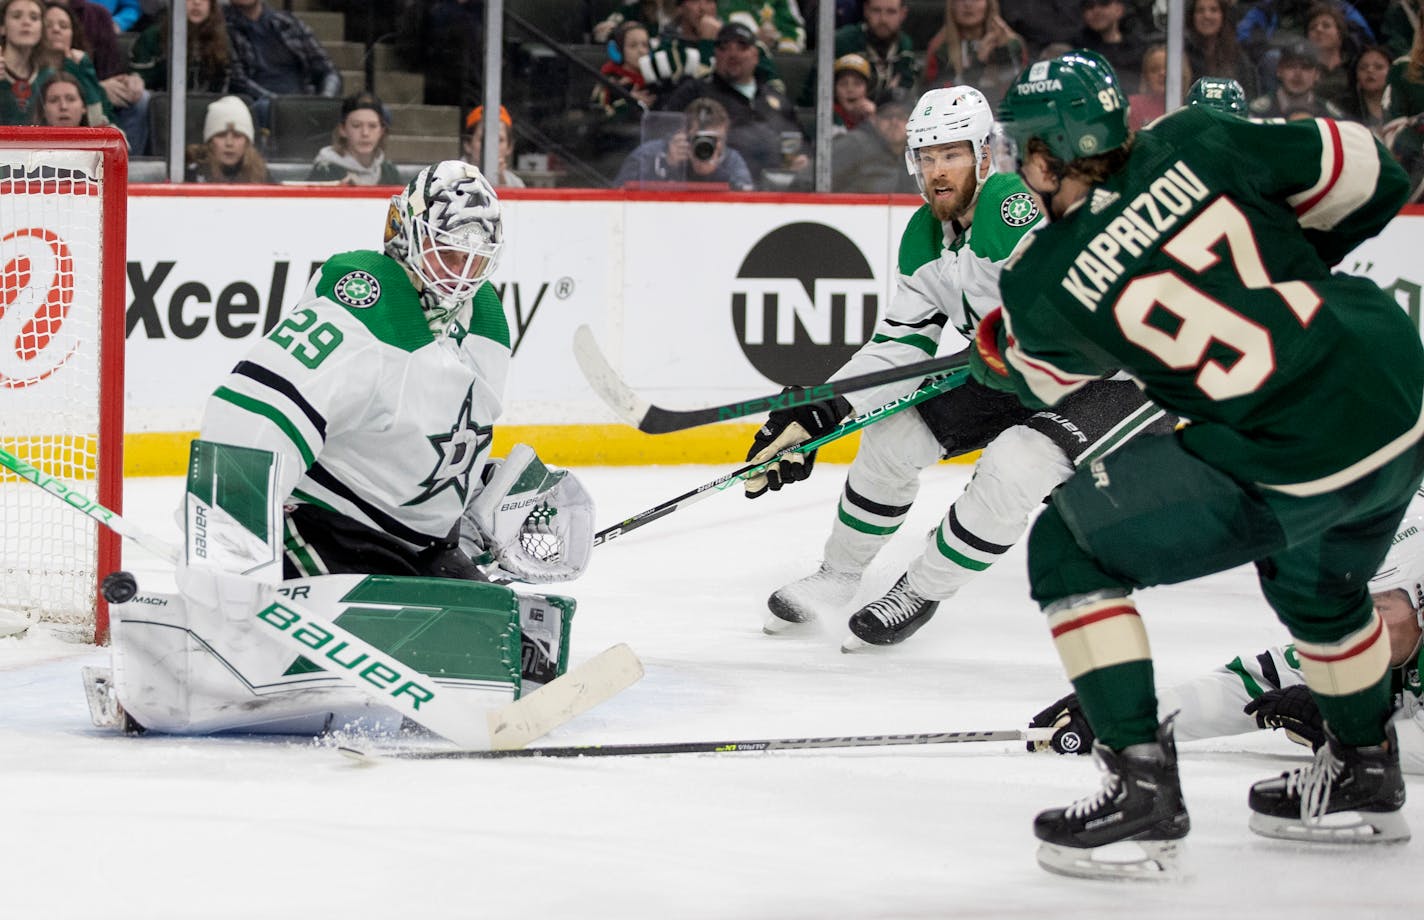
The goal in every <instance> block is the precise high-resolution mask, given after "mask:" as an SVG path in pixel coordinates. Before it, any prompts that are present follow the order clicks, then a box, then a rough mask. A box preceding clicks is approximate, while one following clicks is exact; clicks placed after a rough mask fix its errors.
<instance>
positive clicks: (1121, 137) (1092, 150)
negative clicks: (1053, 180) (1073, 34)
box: [999, 49, 1131, 163]
mask: <svg viewBox="0 0 1424 920" xmlns="http://www.w3.org/2000/svg"><path fill="white" fill-rule="evenodd" d="M999 124H1000V125H1001V126H1002V128H1003V130H1004V133H1005V134H1006V135H1007V136H1008V137H1009V139H1010V140H1012V141H1013V142H1014V144H1015V145H1017V147H1018V152H1019V156H1020V157H1022V156H1023V155H1024V154H1025V153H1027V151H1028V142H1029V140H1030V139H1031V138H1035V137H1036V138H1038V139H1039V140H1041V141H1043V142H1044V143H1045V144H1046V145H1047V146H1048V149H1049V151H1050V152H1051V153H1052V154H1053V155H1054V156H1055V157H1057V158H1058V159H1060V160H1062V161H1063V162H1064V163H1068V162H1071V161H1073V160H1076V159H1079V158H1080V157H1090V156H1097V155H1098V154H1102V153H1107V152H1108V151H1110V150H1116V149H1117V148H1119V147H1121V146H1123V145H1124V144H1126V143H1127V139H1128V137H1129V136H1130V135H1131V131H1129V130H1128V127H1127V96H1126V94H1124V93H1123V91H1122V85H1121V83H1120V82H1119V81H1118V78H1117V74H1116V73H1115V72H1114V71H1113V69H1112V65H1111V64H1109V63H1108V62H1107V61H1106V60H1105V59H1104V58H1103V57H1102V55H1100V54H1097V53H1096V52H1093V51H1084V50H1082V49H1079V50H1077V51H1069V52H1068V53H1067V54H1063V55H1060V56H1058V57H1056V58H1053V59H1052V60H1048V61H1038V62H1036V63H1034V64H1030V65H1029V66H1028V69H1027V70H1025V71H1024V72H1023V73H1021V74H1019V78H1018V79H1017V80H1015V81H1014V85H1013V86H1011V87H1009V92H1008V94H1007V95H1005V96H1004V101H1003V103H1002V104H1001V105H1000V106H999Z"/></svg>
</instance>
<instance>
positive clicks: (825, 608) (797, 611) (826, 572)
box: [762, 563, 860, 636]
mask: <svg viewBox="0 0 1424 920" xmlns="http://www.w3.org/2000/svg"><path fill="white" fill-rule="evenodd" d="M859 585H860V576H859V575H856V574H853V573H851V572H838V571H836V570H834V569H832V568H830V567H828V566H827V565H826V564H825V563H822V564H821V567H820V568H819V569H817V570H816V572H815V574H813V575H807V576H806V577H805V578H802V579H799V580H797V581H793V582H791V583H790V584H789V585H785V586H783V587H781V588H778V589H776V590H775V591H774V592H772V595H771V597H769V598H767V599H766V606H767V609H768V610H770V611H771V616H769V617H767V618H766V623H765V624H764V625H763V626H762V632H764V633H766V634H767V635H769V636H775V635H785V634H787V633H792V632H797V631H800V629H802V628H804V627H805V626H807V625H809V624H811V623H814V622H815V621H816V620H817V618H819V617H820V616H821V615H823V614H825V615H829V614H832V613H835V612H837V611H838V610H839V609H840V608H842V607H845V606H846V605H848V604H849V603H850V602H851V600H852V599H853V598H854V597H855V589H856V588H857V587H859Z"/></svg>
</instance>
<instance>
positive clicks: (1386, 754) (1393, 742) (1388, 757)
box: [1250, 725, 1409, 844]
mask: <svg viewBox="0 0 1424 920" xmlns="http://www.w3.org/2000/svg"><path fill="white" fill-rule="evenodd" d="M1385 733H1386V741H1385V743H1383V744H1378V745H1373V746H1370V747H1358V748H1355V747H1349V746H1347V745H1344V744H1341V743H1340V742H1339V741H1338V740H1336V738H1335V736H1334V735H1332V734H1330V729H1329V728H1328V727H1327V728H1326V730H1325V734H1326V743H1325V745H1324V746H1323V747H1321V749H1320V750H1319V751H1317V752H1316V754H1315V760H1314V762H1313V763H1311V764H1310V766H1308V767H1301V768H1299V769H1297V770H1292V771H1290V772H1289V773H1282V774H1281V775H1280V776H1277V777H1275V778H1274V779H1268V780H1262V781H1261V782H1259V783H1256V784H1255V785H1253V786H1252V787H1251V796H1250V805H1251V811H1252V815H1251V830H1253V831H1255V832H1256V833H1258V834H1260V835H1261V836H1263V837H1275V838H1277V839H1280V840H1302V841H1307V842H1312V843H1350V844H1360V843H1399V842H1403V841H1406V840H1408V839H1409V825H1408V823H1406V822H1405V820H1404V813H1403V808H1404V777H1403V776H1402V774H1401V772H1400V768H1399V741H1398V739H1397V738H1396V737H1395V732H1394V726H1393V725H1389V726H1387V727H1386V729H1385Z"/></svg>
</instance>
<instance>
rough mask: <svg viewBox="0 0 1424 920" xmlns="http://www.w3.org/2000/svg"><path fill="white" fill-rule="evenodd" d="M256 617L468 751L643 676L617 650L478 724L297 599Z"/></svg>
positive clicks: (68, 497) (521, 739)
mask: <svg viewBox="0 0 1424 920" xmlns="http://www.w3.org/2000/svg"><path fill="white" fill-rule="evenodd" d="M0 466H3V467H4V468H6V469H8V470H10V471H11V472H13V473H14V474H15V475H17V476H19V477H20V478H21V479H24V480H25V481H27V482H30V483H32V484H34V485H35V486H38V487H39V488H40V489H42V490H44V491H45V492H48V493H49V494H51V495H53V496H54V497H55V498H57V499H59V500H60V501H62V502H64V503H65V504H66V505H69V506H70V507H71V508H74V509H75V510H77V511H79V512H80V513H82V514H85V515H87V516H88V517H90V518H92V519H93V520H95V521H98V522H99V523H100V524H103V525H104V526H105V527H108V528H109V529H110V530H112V531H114V532H115V533H117V534H118V535H119V536H121V537H123V538H125V539H128V540H132V541H133V542H134V543H137V544H138V545H139V546H141V547H143V548H144V549H146V550H148V551H149V552H151V553H153V554H154V555H156V556H159V557H160V558H163V559H166V560H167V561H168V562H170V563H171V564H173V565H174V566H177V565H179V564H180V563H181V560H182V552H181V551H180V550H179V548H178V547H176V546H174V545H173V544H171V543H169V542H168V541H167V540H164V539H162V538H161V537H156V536H154V535H152V534H150V533H147V532H146V531H144V530H142V529H140V528H138V527H137V526H135V525H134V524H132V523H131V522H129V521H126V520H124V518H122V517H121V516H120V515H119V514H118V513H116V512H114V511H111V510H109V509H108V508H105V507H104V506H103V505H101V504H99V503H98V502H97V501H94V500H92V499H90V498H89V497H88V496H86V495H83V494H82V493H80V492H78V491H76V490H74V489H73V488H71V487H70V486H68V485H67V484H65V483H64V482H62V481H60V480H59V479H56V478H55V477H53V476H50V475H49V474H47V473H45V472H43V471H41V470H40V469H38V468H36V467H34V466H32V465H31V464H29V463H26V462H25V461H23V460H21V459H20V458H19V457H16V456H15V455H14V454H12V453H10V452H9V451H6V450H4V449H3V448H0ZM256 618H257V620H259V621H260V622H262V623H263V624H265V625H267V626H269V627H271V629H270V630H269V631H268V632H267V633H266V635H269V636H272V637H273V638H275V639H276V640H278V641H280V642H283V643H285V644H286V645H287V646H289V647H290V648H291V649H292V650H293V651H295V652H296V653H297V654H300V655H303V656H305V657H306V658H308V659H310V660H313V661H315V662H317V663H318V664H320V665H323V670H324V671H325V672H326V673H328V674H331V675H332V676H334V677H336V678H337V679H338V680H340V681H342V682H343V683H345V684H348V685H350V686H351V687H354V688H355V689H357V690H360V691H361V692H362V693H365V694H367V695H368V696H371V697H373V698H375V699H376V700H377V701H378V702H380V703H382V704H384V705H386V706H388V707H390V708H391V709H393V710H395V711H396V712H398V713H400V714H401V715H402V716H405V717H406V718H409V719H411V720H412V721H414V722H416V723H418V724H420V725H422V726H424V727H426V728H428V729H429V730H430V731H432V732H434V733H436V734H438V735H442V736H444V737H445V738H447V739H449V740H450V741H452V742H454V743H455V744H458V745H460V746H461V747H464V748H476V749H478V748H486V747H487V748H492V749H496V750H500V749H508V748H517V747H522V746H524V745H526V744H528V743H529V742H530V741H533V740H534V739H536V738H539V737H540V736H542V735H544V734H547V733H548V732H550V731H552V730H553V729H555V728H557V727H558V726H560V725H562V724H564V723H565V722H567V721H569V720H570V719H572V718H573V717H574V716H576V715H578V714H579V713H581V712H584V711H585V710H587V709H589V708H590V707H592V706H595V705H597V704H598V703H601V702H603V701H604V700H606V699H608V698H609V697H611V696H613V695H614V694H616V693H618V692H619V691H621V690H623V689H625V688H626V687H628V686H630V685H631V684H633V683H634V682H636V681H637V680H638V679H639V678H640V677H642V676H643V668H642V664H641V663H640V662H639V661H638V658H637V656H636V655H634V654H633V651H632V650H631V649H629V648H628V646H626V645H615V646H613V647H611V648H609V649H606V650H605V651H604V652H602V653H601V654H599V655H597V656H595V657H594V658H592V659H590V660H589V661H587V662H585V663H584V664H583V665H581V666H580V667H579V668H577V669H575V670H574V671H570V672H568V673H566V674H564V675H563V676H562V677H558V678H555V679H554V680H552V681H550V682H549V683H548V684H546V685H544V686H543V687H540V688H539V689H538V690H535V691H534V692H533V693H531V694H529V695H528V696H526V697H524V698H522V699H519V700H515V701H514V702H512V703H508V704H506V705H505V706H502V707H500V708H498V709H494V710H486V711H485V712H484V713H483V714H484V716H485V718H484V719H480V718H479V715H480V714H479V713H472V712H471V710H470V707H469V706H468V705H466V704H465V703H464V702H463V701H462V700H460V699H459V697H458V695H456V693H455V692H453V691H452V692H450V693H447V692H446V691H445V689H444V688H442V687H441V686H440V685H439V684H438V683H436V681H435V680H434V679H433V678H431V677H429V676H428V675H426V674H422V673H421V672H420V671H417V670H416V669H414V668H412V667H409V666H408V665H406V664H404V663H402V662H401V661H400V659H398V658H396V657H395V656H394V655H391V654H389V653H387V652H384V651H381V650H380V649H378V648H376V647H375V646H373V645H371V644H369V643H367V642H366V641H365V640H364V639H360V638H358V637H357V636H355V635H353V634H352V633H350V632H347V631H346V630H345V629H343V628H342V627H340V626H337V625H336V624H335V623H334V622H332V621H330V620H327V619H326V618H324V617H321V616H318V615H317V614H315V613H313V612H312V611H311V610H309V609H307V608H306V607H303V606H302V605H300V604H298V603H297V602H295V601H293V600H292V599H291V598H287V597H282V598H279V599H277V600H275V601H273V602H272V603H270V604H268V605H267V606H266V607H264V608H262V609H261V610H259V611H257V613H256Z"/></svg>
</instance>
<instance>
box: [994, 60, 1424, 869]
mask: <svg viewBox="0 0 1424 920" xmlns="http://www.w3.org/2000/svg"><path fill="white" fill-rule="evenodd" d="M1126 109H1127V105H1126V100H1125V97H1124V95H1123V93H1122V90H1121V88H1120V86H1119V85H1118V81H1117V78H1116V75H1115V74H1113V72H1112V69H1111V68H1110V67H1109V66H1108V65H1107V64H1106V62H1105V61H1103V60H1102V59H1101V58H1100V57H1098V56H1097V55H1094V54H1092V53H1090V52H1070V53H1069V54H1065V55H1063V56H1061V57H1059V58H1056V59H1054V60H1050V61H1044V62H1040V63H1037V64H1034V65H1032V66H1031V67H1030V68H1029V69H1028V70H1026V71H1025V72H1024V73H1023V74H1022V75H1020V77H1019V79H1018V81H1017V82H1016V83H1015V85H1014V86H1013V87H1012V88H1011V89H1010V91H1009V93H1008V95H1007V97H1006V99H1005V101H1004V104H1003V107H1002V109H1001V112H1000V120H1001V123H1002V124H1003V127H1004V130H1005V131H1006V133H1007V134H1008V136H1009V137H1010V138H1011V139H1012V140H1013V141H1014V142H1015V143H1016V145H1017V147H1018V151H1019V153H1020V155H1021V156H1022V158H1023V168H1024V174H1025V175H1026V176H1027V177H1028V181H1029V183H1030V185H1031V186H1032V187H1033V188H1034V189H1035V190H1036V191H1038V192H1040V193H1041V194H1042V195H1043V196H1044V199H1045V201H1046V202H1047V205H1048V208H1049V210H1050V212H1051V213H1052V214H1053V215H1054V217H1055V220H1054V222H1053V223H1052V224H1051V225H1049V226H1048V227H1047V228H1045V229H1044V230H1043V231H1042V232H1040V233H1038V234H1035V235H1034V236H1032V237H1030V238H1029V241H1028V242H1027V243H1026V244H1025V245H1023V246H1021V247H1020V248H1019V250H1018V251H1017V252H1016V253H1015V254H1014V256H1012V257H1011V258H1010V260H1009V264H1008V266H1007V267H1006V270H1005V271H1004V273H1003V275H1002V277H1001V281H1000V288H1001V291H1002V293H1003V295H1004V309H1003V312H1002V313H1001V314H999V315H996V316H992V317H986V318H985V320H984V321H983V322H982V323H981V324H980V328H979V333H978V336H977V338H976V356H977V363H976V366H975V375H976V377H977V378H978V379H980V380H982V381H984V382H986V383H990V384H997V385H1000V386H1004V387H1008V388H1011V389H1012V390H1014V391H1015V392H1016V393H1018V394H1019V396H1020V398H1021V399H1023V400H1025V401H1026V402H1028V403H1030V404H1033V405H1053V404H1055V403H1057V402H1058V401H1059V400H1061V399H1063V398H1065V397H1067V396H1069V395H1070V394H1072V393H1073V392H1075V391H1076V390H1078V389H1079V388H1081V387H1083V386H1085V385H1087V384H1088V383H1090V382H1092V381H1094V380H1098V379H1100V378H1101V377H1102V376H1104V375H1105V374H1112V373H1116V372H1120V371H1126V372H1128V373H1130V374H1132V375H1133V376H1134V377H1135V378H1136V379H1137V381H1138V382H1139V384H1140V385H1141V386H1142V387H1143V389H1144V390H1145V392H1146V393H1147V395H1148V396H1149V397H1150V398H1151V399H1153V400H1154V401H1155V402H1156V403H1158V404H1159V405H1161V406H1162V407H1163V408H1165V409H1168V410H1169V411H1172V412H1175V413H1177V414H1179V415H1181V416H1182V417H1183V418H1185V419H1186V420H1188V422H1189V423H1188V424H1187V425H1185V426H1184V427H1183V428H1182V429H1181V430H1180V431H1178V432H1176V433H1174V434H1172V435H1170V436H1163V437H1149V438H1141V439H1138V440H1136V441H1134V442H1132V443H1130V444H1128V445H1127V446H1125V447H1124V448H1123V449H1122V450H1121V451H1119V452H1118V453H1116V454H1114V455H1113V456H1111V457H1108V458H1106V459H1104V460H1102V461H1099V462H1095V463H1093V464H1091V465H1090V466H1088V467H1086V468H1084V469H1081V470H1079V471H1078V472H1077V474H1075V475H1074V476H1073V478H1071V479H1069V480H1068V481H1067V482H1066V483H1064V485H1063V486H1062V487H1060V488H1059V489H1058V490H1057V491H1056V492H1055V493H1054V495H1053V497H1052V500H1051V502H1050V504H1049V506H1048V507H1047V508H1046V509H1045V511H1044V513H1043V514H1042V515H1040V517H1039V518H1038V520H1037V521H1036V522H1035V524H1034V527H1033V530H1032V532H1031V534H1030V537H1029V574H1030V580H1031V584H1032V593H1033V597H1034V599H1035V600H1036V601H1037V602H1038V603H1039V604H1040V605H1041V607H1042V608H1043V610H1044V612H1045V613H1046V614H1047V616H1048V621H1049V626H1050V629H1051V630H1052V633H1053V637H1054V642H1055V644H1056V645H1057V647H1058V650H1059V654H1060V657H1061V658H1062V659H1063V662H1064V665H1065V668H1066V669H1067V672H1068V676H1069V678H1070V679H1071V680H1072V682H1073V687H1074V690H1075V691H1076V692H1077V694H1078V698H1079V700H1080V701H1081V703H1082V707H1083V712H1084V713H1085V715H1086V716H1087V719H1088V721H1089V723H1090V724H1091V725H1092V727H1093V730H1094V732H1095V734H1096V735H1097V739H1098V740H1097V743H1096V753H1097V755H1098V756H1099V758H1100V759H1101V760H1102V762H1103V764H1104V767H1105V774H1106V779H1105V786H1104V789H1103V790H1102V791H1101V792H1099V793H1098V794H1097V795H1095V796H1090V797H1088V798H1086V799H1083V800H1081V801H1079V802H1077V803H1075V804H1073V805H1071V806H1069V807H1067V808H1063V809H1054V810H1050V811H1046V812H1043V813H1042V814H1040V815H1039V816H1038V819H1037V821H1036V823H1035V833H1036V834H1037V835H1038V837H1039V838H1040V839H1041V840H1042V841H1043V844H1042V845H1041V846H1040V849H1039V860H1040V862H1041V863H1042V864H1043V865H1044V866H1045V867H1047V868H1050V869H1052V870H1055V871H1060V872H1065V873H1069V874H1077V875H1090V876H1098V875H1133V874H1136V875H1139V876H1140V875H1151V874H1153V873H1155V872H1158V871H1161V870H1163V869H1170V868H1171V864H1172V861H1173V854H1174V851H1175V849H1176V844H1177V842H1178V841H1179V840H1180V839H1181V838H1183V837H1185V836H1186V834H1187V831H1188V828H1189V826H1190V822H1189V819H1188V815H1187V810H1186V807H1185V804H1184V802H1183V799H1182V795H1181V786H1180V782H1179V779H1178V774H1177V763H1176V752H1175V746H1174V743H1173V738H1172V730H1171V719H1170V718H1169V719H1168V720H1167V721H1166V722H1165V723H1163V724H1161V725H1159V724H1158V720H1157V701H1156V697H1155V693H1154V689H1153V676H1152V659H1151V654H1150V652H1149V649H1148V644H1147V634H1146V631H1145V629H1144V628H1143V625H1142V621H1141V619H1140V618H1139V616H1138V613H1137V609H1136V607H1135V606H1134V604H1133V601H1132V599H1131V596H1130V595H1131V592H1132V591H1133V590H1134V589H1136V588H1139V587H1142V586H1146V585H1156V584H1168V583H1174V582H1181V581H1185V580H1188V579H1192V578H1196V577H1199V576H1201V575H1205V574H1208V573H1211V572H1217V571H1221V570H1224V569H1226V568H1230V567H1233V566H1236V565H1241V564H1243V563H1248V562H1249V563H1254V564H1255V565H1256V567H1257V569H1258V571H1259V573H1260V584H1261V588H1262V591H1263V593H1264V595H1265V597H1266V600H1267V601H1268V602H1269V603H1270V604H1271V606H1272V608H1273V609H1274V610H1275V611H1276V613H1277V615H1278V616H1279V617H1280V619H1281V621H1282V622H1283V623H1284V624H1285V626H1286V628H1287V629H1288V630H1289V632H1290V633H1291V635H1292V636H1293V637H1294V639H1295V647H1296V649H1297V651H1298V652H1299V653H1300V656H1301V660H1302V671H1303V673H1304V675H1305V680H1306V684H1307V685H1308V686H1309V687H1310V689H1311V691H1312V692H1313V694H1314V695H1315V699H1316V702H1317V704H1318V706H1319V708H1320V711H1321V713H1322V714H1323V715H1324V718H1325V723H1326V725H1327V729H1328V732H1329V738H1328V742H1327V744H1326V745H1325V746H1324V747H1322V748H1321V752H1320V754H1319V756H1318V757H1317V759H1316V760H1315V762H1314V763H1313V764H1312V765H1311V766H1310V767H1307V768H1303V769H1301V770H1298V771H1294V772H1292V773H1289V774H1285V775H1283V776H1281V777H1279V778H1277V779H1272V780H1267V781H1264V782H1261V783H1257V784H1256V785H1255V786H1253V787H1252V790H1251V795H1250V806H1251V809H1252V812H1253V815H1252V819H1251V826H1252V829H1253V830H1255V831H1257V832H1259V833H1262V834H1265V835H1268V836H1277V837H1283V838H1286V839H1292V840H1312V841H1329V842H1352V843H1353V842H1372V841H1381V840H1402V839H1406V838H1407V837H1408V835H1409V831H1408V827H1407V825H1406V824H1405V822H1404V819H1403V816H1402V814H1401V808H1402V806H1403V802H1404V785H1403V780H1402V778H1401V775H1400V767H1399V753H1398V748H1397V743H1396V742H1395V739H1394V732H1393V729H1392V728H1391V727H1390V726H1389V714H1390V688H1389V682H1388V675H1387V671H1388V666H1389V654H1390V651H1389V642H1388V639H1387V637H1386V634H1385V630H1384V628H1383V624H1382V622H1381V620H1380V617H1379V615H1378V614H1377V613H1376V612H1375V610H1374V609H1373V607H1372V606H1371V603H1370V597H1369V594H1368V591H1367V573H1372V572H1374V571H1375V570H1376V569H1377V568H1378V567H1379V565H1380V562H1381V560H1382V559H1383V558H1384V556H1385V553H1386V552H1387V550H1388V549H1389V545H1390V540H1391V538H1392V537H1393V535H1394V533H1395V530H1396V526H1397V525H1398V524H1399V521H1400V519H1401V517H1402V516H1403V514H1404V511H1405V508H1406V507H1407V505H1408V503H1409V499H1410V496H1411V494H1412V493H1413V491H1414V489H1415V488H1416V487H1417V486H1418V484H1419V481H1420V478H1421V475H1424V448H1421V444H1420V436H1421V434H1424V412H1421V409H1424V348H1421V346H1420V339H1419V330H1418V329H1416V328H1415V327H1414V325H1413V324H1412V323H1411V322H1410V321H1409V319H1408V317H1407V316H1406V315H1405V314H1404V312H1403V311H1401V310H1400V309H1399V307H1398V305H1397V304H1396V303H1395V302H1394V301H1393V300H1391V299H1390V298H1389V297H1388V296H1386V295H1385V294H1384V293H1383V292H1382V291H1380V289H1379V288H1378V287H1376V286H1375V285H1374V284H1373V283H1371V282H1370V281H1368V280H1366V279H1364V278H1358V277H1352V276H1348V275H1332V274H1331V271H1330V269H1331V267H1332V266H1334V265H1335V264H1336V263H1338V262H1339V261H1340V260H1341V259H1342V258H1343V257H1344V256H1345V255H1346V254H1347V253H1348V252H1350V251H1351V250H1352V249H1354V248H1355V247H1356V246H1357V245H1358V244H1359V243H1360V242H1361V241H1363V240H1365V239H1367V238H1369V237H1370V236H1373V235H1374V234H1375V233H1377V232H1378V231H1379V230H1380V228H1381V227H1383V226H1384V224H1385V223H1386V222H1387V221H1389V220H1390V219H1391V218H1392V217H1393V215H1394V214H1395V213H1396V211H1397V210H1398V208H1399V206H1400V205H1401V204H1402V202H1403V200H1404V195H1405V192H1406V179H1405V176H1404V174H1403V172H1402V170H1400V169H1399V167H1398V166H1397V165H1395V164H1394V163H1393V161H1392V160H1391V159H1390V157H1389V155H1388V153H1387V152H1385V151H1384V149H1383V148H1382V147H1380V146H1379V145H1378V144H1377V143H1376V142H1375V140H1374V138H1373V137H1372V136H1371V135H1370V134H1369V132H1368V131H1367V130H1366V129H1365V128H1363V127H1362V126H1359V125H1355V124H1347V123H1336V122H1334V121H1330V120H1328V119H1316V120H1313V121H1308V122H1294V123H1288V124H1257V123H1252V122H1248V121H1245V120H1243V119H1240V118H1236V117H1232V116H1228V115H1224V114H1221V113H1219V112H1216V111H1213V110H1211V109H1210V108H1207V107H1203V106H1190V107H1188V108H1185V109H1183V110H1181V111H1179V112H1177V113H1175V114H1173V115H1172V116H1170V117H1168V118H1165V119H1163V120H1161V121H1159V122H1157V123H1155V124H1154V125H1153V126H1152V128H1151V129H1149V130H1145V131H1142V132H1139V133H1137V135H1136V136H1133V134H1132V133H1131V132H1130V131H1129V129H1128V127H1127V119H1126ZM1282 151H1290V152H1291V153H1290V155H1289V156H1283V155H1282ZM1044 279H1052V280H1049V281H1047V282H1045V280H1044ZM1327 816H1328V817H1327ZM1125 840H1132V841H1136V842H1137V843H1138V845H1139V848H1140V850H1141V854H1140V855H1141V858H1140V859H1138V860H1135V861H1127V862H1122V861H1115V862H1107V861H1105V860H1104V859H1103V858H1102V857H1104V855H1105V854H1102V853H1100V852H1098V851H1099V850H1100V848H1102V847H1104V846H1107V845H1110V844H1114V843H1117V842H1120V841H1125ZM1095 857H1096V858H1095Z"/></svg>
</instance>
